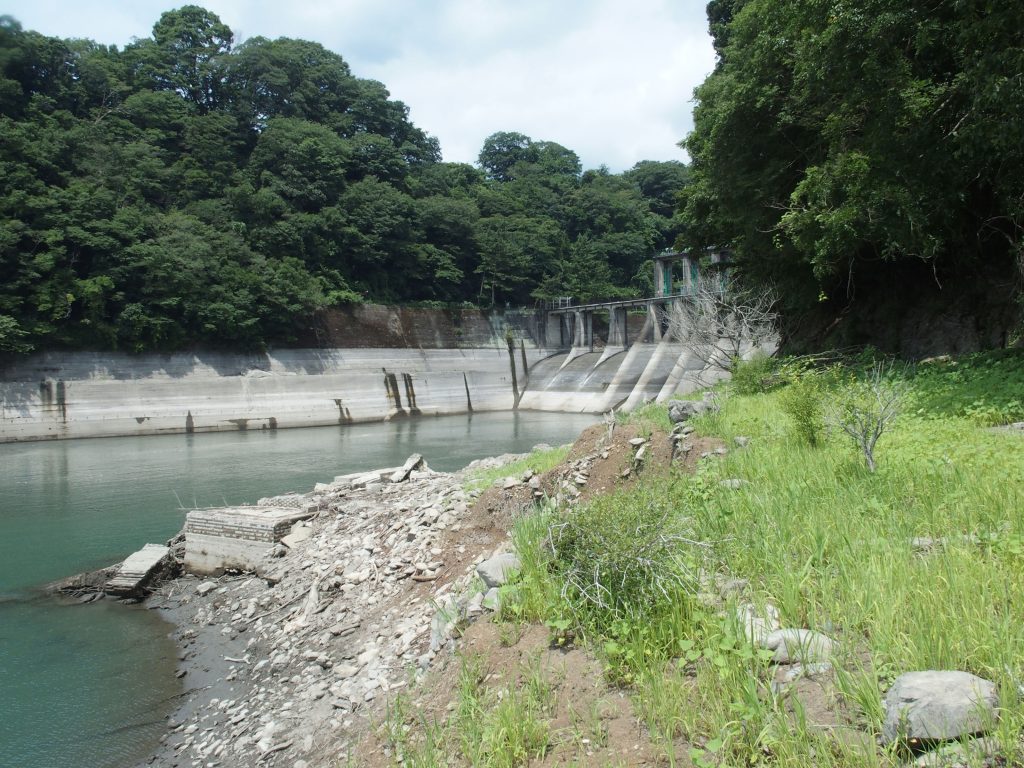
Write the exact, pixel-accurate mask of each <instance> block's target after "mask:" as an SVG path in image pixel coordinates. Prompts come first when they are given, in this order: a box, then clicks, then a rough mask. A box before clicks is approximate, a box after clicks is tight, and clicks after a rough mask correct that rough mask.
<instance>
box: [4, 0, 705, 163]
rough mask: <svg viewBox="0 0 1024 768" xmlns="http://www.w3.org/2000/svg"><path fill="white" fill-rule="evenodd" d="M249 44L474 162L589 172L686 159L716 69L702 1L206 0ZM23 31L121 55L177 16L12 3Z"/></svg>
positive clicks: (148, 7) (101, 3)
mask: <svg viewBox="0 0 1024 768" xmlns="http://www.w3.org/2000/svg"><path fill="white" fill-rule="evenodd" d="M197 1H199V2H200V4H202V5H204V6H205V7H207V8H209V9H210V10H211V11H214V12H215V13H217V14H218V15H220V16H221V18H222V20H223V21H225V22H226V23H227V24H228V25H229V26H231V28H232V29H233V30H235V32H236V36H239V37H245V38H248V37H254V36H256V35H262V36H264V37H279V36H287V37H301V38H305V39H309V40H316V41H318V42H320V43H322V44H323V45H325V46H326V47H327V48H329V49H331V50H333V51H336V52H338V53H340V54H341V55H342V56H343V57H344V58H345V59H346V60H347V61H348V62H349V64H350V65H351V67H352V71H353V73H354V74H356V75H357V76H360V77H371V78H374V79H377V80H380V81H381V82H383V83H384V84H385V85H386V86H387V87H388V89H389V90H390V91H391V93H392V95H393V96H394V97H395V98H398V99H401V100H402V101H404V102H405V103H406V104H408V105H409V107H410V115H411V118H412V120H413V122H415V123H416V124H417V125H418V126H420V127H421V128H423V129H424V130H426V131H427V132H429V133H431V134H432V135H434V136H437V138H438V139H439V140H440V142H441V148H442V151H443V152H444V156H445V159H446V160H455V161H463V162H473V161H475V159H476V155H477V153H478V152H479V150H480V147H481V145H482V144H483V140H484V139H485V138H486V137H487V136H488V135H490V134H491V133H494V132H495V131H520V132H522V133H525V134H527V135H529V136H531V137H533V138H534V139H538V140H540V139H543V140H547V141H556V142H558V143H560V144H563V145H565V146H566V147H568V148H570V149H572V150H575V151H576V152H577V153H578V154H579V155H580V157H581V158H582V160H583V164H584V167H596V166H598V165H600V164H602V163H603V164H606V165H608V166H609V167H610V168H611V169H612V170H616V171H617V170H622V169H625V168H628V167H630V166H632V165H633V164H634V163H636V162H637V161H639V160H643V159H652V160H667V159H680V160H683V159H685V155H684V153H683V151H682V150H681V149H679V148H678V147H677V146H676V144H677V142H678V141H679V140H680V139H682V138H683V137H684V136H685V135H686V133H687V132H688V131H689V129H690V127H691V125H692V123H691V107H692V105H691V104H690V99H691V97H692V93H693V89H694V88H695V87H696V86H697V85H698V84H699V83H700V82H701V81H702V80H703V79H704V77H705V76H706V75H707V73H708V72H710V71H711V68H712V67H713V65H714V53H713V50H712V48H711V41H710V39H709V37H708V35H707V31H706V21H705V18H704V2H703V0H674V1H673V0H630V1H629V2H626V1H625V0H563V1H562V2H559V3H552V2H549V1H548V0H519V2H513V1H512V0H506V1H502V2H499V1H498V0H490V1H489V2H484V1H482V0H434V1H433V2H424V1H423V0H391V1H390V2H385V3H382V2H379V0H306V2H301V3H295V4H293V5H291V6H290V7H289V9H288V11H287V12H282V10H281V6H280V5H279V3H277V2H270V0H208V1H207V2H205V3H203V2H201V0H197ZM13 5H14V6H15V7H14V8H12V9H11V10H10V11H9V13H11V15H13V16H15V18H18V19H19V20H20V21H22V23H23V24H24V26H25V27H26V28H30V29H37V30H39V31H40V32H43V33H44V34H51V35H58V36H62V37H71V36H75V37H91V38H93V39H96V40H99V41H101V42H105V43H118V44H122V45H123V44H124V43H126V42H128V41H129V40H130V38H131V37H133V36H145V35H147V34H148V33H149V30H150V29H151V27H152V25H153V22H155V21H156V19H157V18H158V17H159V15H160V13H161V12H162V11H163V10H166V8H167V6H166V5H164V4H163V3H157V2H154V1H153V0H134V1H133V0H93V2H90V3H88V4H81V5H79V4H71V3H65V2H58V1H57V0H33V2H31V3H29V2H27V0H16V1H15V2H14V3H13Z"/></svg>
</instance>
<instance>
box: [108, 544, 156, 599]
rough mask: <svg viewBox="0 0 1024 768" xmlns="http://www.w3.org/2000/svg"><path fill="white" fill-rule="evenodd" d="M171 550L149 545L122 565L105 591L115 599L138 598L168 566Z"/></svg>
mask: <svg viewBox="0 0 1024 768" xmlns="http://www.w3.org/2000/svg"><path fill="white" fill-rule="evenodd" d="M169 554H170V549H169V548H168V547H165V546H163V545H161V544H147V545H146V546H144V547H143V548H142V549H140V550H139V551H138V552H136V553H135V554H133V555H130V556H129V557H128V559H127V560H125V561H124V562H123V563H121V567H120V568H118V569H117V573H116V574H115V575H114V577H113V578H112V579H110V581H108V582H107V583H106V586H104V588H103V591H104V592H106V593H107V594H109V595H113V596H115V597H138V596H140V595H141V594H142V593H143V592H144V591H145V589H146V587H147V586H148V585H149V583H150V582H151V581H152V580H153V579H154V578H156V577H157V576H158V575H159V574H160V572H161V571H163V569H164V567H165V566H166V565H167V558H168V555H169Z"/></svg>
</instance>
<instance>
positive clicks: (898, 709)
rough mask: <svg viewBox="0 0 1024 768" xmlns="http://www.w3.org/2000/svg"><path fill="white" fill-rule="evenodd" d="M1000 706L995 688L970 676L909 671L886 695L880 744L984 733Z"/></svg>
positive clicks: (974, 676) (980, 679)
mask: <svg viewBox="0 0 1024 768" xmlns="http://www.w3.org/2000/svg"><path fill="white" fill-rule="evenodd" d="M998 705H999V695H998V693H997V691H996V686H995V684H994V683H992V682H989V681H988V680H985V679H984V678H981V677H978V676H976V675H972V674H970V673H969V672H958V671H935V670H930V671H926V672H907V673H906V674H903V675H900V676H899V677H897V678H896V680H895V682H894V683H893V684H892V687H891V688H890V689H889V692H888V693H886V695H885V723H884V724H883V727H882V742H883V743H885V744H891V743H892V742H894V741H897V740H907V741H911V740H936V739H958V738H960V737H961V736H969V735H971V734H975V733H982V732H984V731H986V730H987V729H988V728H989V727H990V726H991V725H992V723H993V722H994V721H995V719H996V707H997V706H998Z"/></svg>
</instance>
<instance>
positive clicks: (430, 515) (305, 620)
mask: <svg viewBox="0 0 1024 768" xmlns="http://www.w3.org/2000/svg"><path fill="white" fill-rule="evenodd" d="M414 458H415V457H410V461H409V462H406V466H405V467H403V468H401V469H400V470H396V469H394V468H392V469H390V470H388V471H387V472H386V478H385V479H382V476H383V475H385V472H384V471H377V472H370V473H360V475H359V476H358V477H353V476H345V477H339V478H336V479H335V482H334V483H330V484H319V485H318V487H317V488H318V489H317V490H316V491H315V492H314V493H312V494H308V495H307V497H306V501H307V502H308V503H309V504H312V505H315V508H316V509H318V510H319V511H318V512H317V513H316V515H315V517H313V518H312V519H310V520H308V521H305V522H304V521H294V519H293V520H292V522H290V523H289V526H288V528H287V529H285V530H287V531H288V533H287V536H285V539H289V538H291V542H289V543H290V544H291V546H282V545H281V544H276V545H273V544H271V545H270V546H271V550H270V551H269V552H268V553H266V555H265V556H264V557H262V558H260V559H259V560H258V561H257V562H256V564H255V568H254V570H255V575H251V574H250V575H242V576H236V577H230V576H227V577H222V578H221V579H219V580H218V581H216V582H214V581H206V582H202V583H200V582H196V583H195V585H193V586H191V588H185V589H176V590H175V591H174V594H175V595H177V596H178V599H179V600H180V601H182V602H183V603H185V604H189V605H188V608H187V609H185V610H186V615H187V614H188V613H191V615H192V619H191V621H192V625H193V627H194V628H192V627H189V628H186V629H185V630H184V632H181V633H179V634H180V635H181V636H182V637H183V638H193V639H194V638H196V637H199V641H198V642H194V645H193V646H191V651H190V652H191V653H194V654H195V655H196V659H195V662H194V664H193V665H187V666H186V667H185V669H186V670H188V673H189V677H188V680H189V681H190V682H192V681H193V679H194V678H195V681H196V683H198V682H199V676H200V675H201V674H202V673H203V670H202V668H199V669H197V668H196V666H197V665H198V666H200V667H201V666H203V665H206V664H207V663H208V662H209V660H208V659H207V658H205V657H204V656H203V654H208V653H209V650H208V649H209V648H210V647H216V649H217V650H216V654H217V658H216V659H215V660H214V662H215V663H214V664H213V667H214V673H215V674H216V675H217V679H216V680H215V682H214V683H213V684H212V685H213V687H212V688H211V689H210V690H216V692H217V693H216V698H210V699H208V700H206V701H203V700H202V698H200V700H199V701H198V702H196V703H195V704H194V705H193V706H192V707H191V708H190V709H189V710H185V711H190V712H191V713H192V714H190V715H189V717H188V718H186V719H185V720H184V721H183V722H181V723H180V724H178V727H177V728H175V729H174V730H173V733H171V734H170V736H169V737H168V738H167V739H166V740H165V744H164V746H163V748H162V752H161V753H160V754H158V756H157V760H156V762H155V763H154V765H157V766H160V765H166V766H170V765H175V764H179V765H186V764H196V765H207V764H217V765H232V766H241V767H242V768H245V767H247V766H251V767H253V768H256V767H257V766H259V767H260V768H263V767H264V766H274V765H297V764H299V763H300V762H302V761H306V762H307V764H308V765H309V766H320V765H333V764H335V762H336V761H337V760H338V759H339V758H343V757H344V750H345V749H347V748H350V747H352V746H353V745H352V744H351V743H350V742H349V740H350V739H351V738H353V735H354V734H356V733H358V732H360V729H359V728H358V727H356V726H357V724H360V723H361V724H365V723H366V722H368V721H371V720H372V718H373V717H378V716H380V712H381V711H382V710H383V708H384V707H385V706H386V703H387V702H388V701H389V700H390V699H391V698H393V696H394V695H395V694H396V693H397V692H399V691H401V690H402V688H403V686H405V685H407V684H408V683H409V681H410V678H409V675H410V670H418V671H417V674H421V673H422V670H424V669H426V668H427V667H428V666H429V665H430V663H431V662H432V660H433V659H434V658H435V656H436V655H437V654H443V653H448V652H450V649H451V648H452V647H453V640H452V638H453V636H455V635H456V634H457V633H458V630H459V628H460V627H461V626H463V625H464V623H465V622H466V621H467V620H470V619H472V618H473V617H474V616H478V615H482V614H483V613H484V611H486V610H488V609H496V608H497V606H498V602H499V598H498V590H496V589H491V590H487V591H486V594H481V593H476V592H475V590H474V589H473V588H472V584H473V583H474V581H475V578H476V570H475V565H476V564H477V563H480V562H485V561H488V559H490V558H492V557H493V556H495V553H494V552H492V551H491V550H489V549H479V548H478V549H477V550H475V551H474V550H473V549H472V548H467V547H466V546H465V545H464V543H463V544H462V545H461V546H459V547H457V548H453V549H452V550H446V548H445V543H446V542H445V539H444V536H445V533H446V531H448V530H450V529H452V528H456V529H457V526H459V524H460V520H462V519H463V518H465V517H466V516H467V515H468V514H469V510H470V506H471V496H470V494H468V493H466V491H465V490H464V489H463V487H462V484H461V483H462V477H461V475H459V474H447V473H437V472H433V471H431V470H429V469H425V468H423V467H424V466H425V465H424V464H423V463H422V457H420V458H419V461H416V462H414V461H413V459H414ZM406 469H408V472H405V470H406ZM399 476H404V477H407V478H408V479H406V480H404V481H400V482H390V480H391V477H399ZM303 508H304V506H303V505H301V504H293V505H290V506H289V508H288V510H287V511H288V512H289V513H291V514H295V513H296V512H298V511H300V510H301V509H303ZM282 511H283V510H282ZM297 535H298V536H299V537H301V538H298V539H296V538H295V537H296V536H297ZM508 555H509V553H504V554H498V555H497V559H498V560H499V561H500V562H501V563H503V564H510V562H511V558H510V557H509V556H508ZM506 561H508V563H506ZM185 578H186V579H190V580H191V579H193V578H194V577H192V576H188V577H185ZM200 635H201V636H200ZM213 638H215V639H213ZM188 642H189V640H186V648H189V647H190V646H189V645H188ZM217 662H219V663H220V666H219V667H218V665H217ZM211 674H213V673H211ZM209 695H214V694H209ZM325 742H326V743H330V744H332V745H333V746H332V747H331V749H332V750H333V751H331V752H330V753H329V754H328V753H327V752H325V751H324V749H323V746H322V745H323V744H324V743H325ZM339 750H340V751H339ZM332 761H334V762H332Z"/></svg>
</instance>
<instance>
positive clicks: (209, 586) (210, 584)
mask: <svg viewBox="0 0 1024 768" xmlns="http://www.w3.org/2000/svg"><path fill="white" fill-rule="evenodd" d="M216 588H217V582H216V581H204V582H203V583H202V584H199V585H198V586H197V587H196V594H197V595H199V596H200V597H205V596H206V595H208V594H210V593H211V592H213V590H215V589H216Z"/></svg>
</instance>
